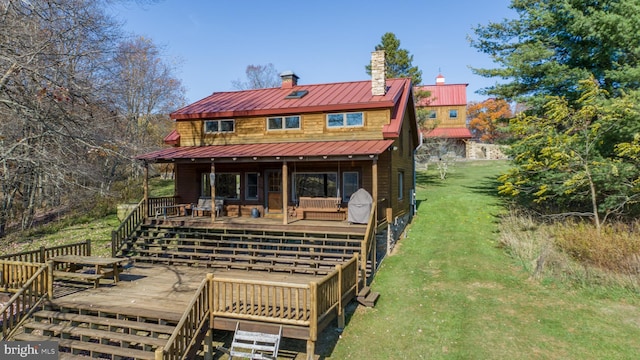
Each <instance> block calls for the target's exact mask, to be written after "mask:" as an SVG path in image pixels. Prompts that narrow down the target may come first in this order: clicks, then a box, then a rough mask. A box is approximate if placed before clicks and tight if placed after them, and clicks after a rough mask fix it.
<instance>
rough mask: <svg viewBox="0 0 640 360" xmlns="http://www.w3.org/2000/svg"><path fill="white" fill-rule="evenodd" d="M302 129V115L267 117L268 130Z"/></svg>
mask: <svg viewBox="0 0 640 360" xmlns="http://www.w3.org/2000/svg"><path fill="white" fill-rule="evenodd" d="M287 129H300V116H280V117H270V118H267V130H287Z"/></svg>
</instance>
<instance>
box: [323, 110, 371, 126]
mask: <svg viewBox="0 0 640 360" xmlns="http://www.w3.org/2000/svg"><path fill="white" fill-rule="evenodd" d="M363 125H364V115H363V114H362V113H360V112H358V113H341V114H327V127H330V128H336V127H352V126H363Z"/></svg>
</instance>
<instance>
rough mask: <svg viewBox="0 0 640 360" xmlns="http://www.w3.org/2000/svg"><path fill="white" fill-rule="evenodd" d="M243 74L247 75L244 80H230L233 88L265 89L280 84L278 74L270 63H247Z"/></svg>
mask: <svg viewBox="0 0 640 360" xmlns="http://www.w3.org/2000/svg"><path fill="white" fill-rule="evenodd" d="M245 74H246V76H247V80H246V81H241V80H236V81H232V82H231V84H232V85H233V87H234V88H235V89H237V90H250V89H266V88H272V87H278V86H279V85H280V75H279V74H278V71H277V70H276V68H275V67H274V66H273V64H271V63H269V64H267V65H247V69H246V70H245Z"/></svg>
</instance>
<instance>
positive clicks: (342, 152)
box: [136, 140, 394, 162]
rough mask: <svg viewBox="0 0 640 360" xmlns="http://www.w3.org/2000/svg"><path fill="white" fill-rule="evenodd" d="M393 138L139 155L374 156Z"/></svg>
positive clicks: (152, 157) (191, 157)
mask: <svg viewBox="0 0 640 360" xmlns="http://www.w3.org/2000/svg"><path fill="white" fill-rule="evenodd" d="M393 141H394V140H354V141H316V142H289V143H265V144H232V145H210V146H185V147H171V148H166V149H162V150H158V151H154V152H150V153H147V154H143V155H139V156H137V157H136V159H138V160H144V161H151V162H171V161H175V160H190V161H195V160H206V161H214V160H215V161H218V160H222V161H236V160H252V161H258V160H260V161H265V160H266V161H277V160H285V159H286V158H294V157H295V158H296V159H299V158H300V157H304V158H306V159H308V160H310V159H312V158H317V160H323V159H326V158H327V157H330V156H331V157H343V156H344V157H353V156H356V157H366V158H371V157H373V156H377V155H379V154H381V153H383V152H384V151H386V150H387V149H388V148H389V147H390V146H391V145H392V144H393Z"/></svg>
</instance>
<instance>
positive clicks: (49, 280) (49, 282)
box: [47, 260, 53, 300]
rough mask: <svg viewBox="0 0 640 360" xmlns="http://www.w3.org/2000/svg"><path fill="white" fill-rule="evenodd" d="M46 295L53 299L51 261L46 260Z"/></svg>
mask: <svg viewBox="0 0 640 360" xmlns="http://www.w3.org/2000/svg"><path fill="white" fill-rule="evenodd" d="M47 297H48V298H49V300H53V261H51V260H47Z"/></svg>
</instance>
